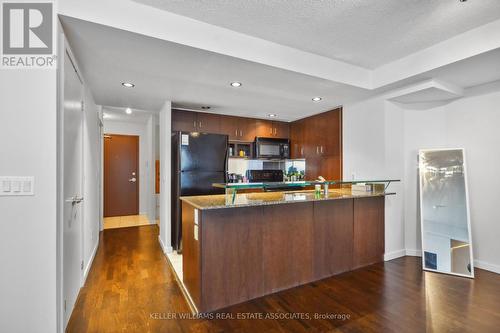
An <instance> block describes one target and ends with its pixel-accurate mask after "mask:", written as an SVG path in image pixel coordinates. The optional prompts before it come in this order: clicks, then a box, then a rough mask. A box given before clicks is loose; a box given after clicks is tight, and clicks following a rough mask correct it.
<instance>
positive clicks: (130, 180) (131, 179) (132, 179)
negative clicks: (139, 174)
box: [128, 177, 137, 183]
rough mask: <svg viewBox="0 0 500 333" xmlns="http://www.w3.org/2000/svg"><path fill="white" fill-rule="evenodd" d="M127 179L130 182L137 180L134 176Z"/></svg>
mask: <svg viewBox="0 0 500 333" xmlns="http://www.w3.org/2000/svg"><path fill="white" fill-rule="evenodd" d="M128 181H129V182H131V183H135V182H136V181H137V179H136V178H135V177H134V178H130V179H129V180H128Z"/></svg>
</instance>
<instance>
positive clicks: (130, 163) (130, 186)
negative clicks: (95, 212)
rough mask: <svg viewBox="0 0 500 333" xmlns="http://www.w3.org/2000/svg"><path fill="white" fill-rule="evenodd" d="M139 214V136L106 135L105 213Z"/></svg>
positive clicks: (112, 214) (111, 214) (114, 214)
mask: <svg viewBox="0 0 500 333" xmlns="http://www.w3.org/2000/svg"><path fill="white" fill-rule="evenodd" d="M138 214H139V137H138V136H136V135H115V134H109V135H106V137H105V140H104V216H123V215H138Z"/></svg>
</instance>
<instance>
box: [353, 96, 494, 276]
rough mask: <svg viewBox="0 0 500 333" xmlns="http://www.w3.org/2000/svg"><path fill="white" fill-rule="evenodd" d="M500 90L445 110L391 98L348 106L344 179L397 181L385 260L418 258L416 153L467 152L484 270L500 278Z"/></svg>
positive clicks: (478, 253)
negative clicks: (434, 150) (399, 102)
mask: <svg viewBox="0 0 500 333" xmlns="http://www.w3.org/2000/svg"><path fill="white" fill-rule="evenodd" d="M498 105H500V89H498V88H496V90H495V91H493V92H491V91H490V92H485V93H482V94H480V95H476V96H469V97H465V98H462V99H459V100H456V101H454V102H451V103H449V104H446V105H444V106H439V107H434V108H430V109H424V110H411V109H405V108H403V107H402V106H399V105H396V104H394V103H392V102H389V101H386V100H385V97H384V96H378V97H375V98H372V99H370V100H367V101H364V102H361V103H357V104H354V105H345V106H344V115H343V117H344V125H343V128H344V178H345V179H351V178H352V175H353V174H354V176H355V177H354V178H356V179H362V178H368V179H370V178H372V179H373V178H398V179H401V180H402V182H401V183H399V184H395V185H391V188H390V189H393V190H395V192H397V194H396V196H391V197H388V198H387V201H386V259H391V258H393V257H397V256H398V255H403V254H404V253H405V252H406V253H407V254H410V255H419V254H420V250H421V239H420V217H419V215H418V164H417V153H418V150H419V149H422V148H443V147H463V148H465V150H466V160H467V164H468V176H469V179H468V184H469V192H470V193H469V194H470V209H471V224H472V239H473V249H474V257H475V259H476V260H475V262H476V264H477V265H478V267H482V268H485V269H489V270H492V271H496V272H500V257H499V256H498V253H500V242H498V240H497V238H498V235H500V224H499V223H498V221H499V220H500V212H499V211H498V210H496V209H495V204H496V201H497V199H496V198H497V197H498V195H496V189H497V188H499V187H500V177H498V176H497V174H496V172H497V168H498V165H500V154H499V153H498V146H499V144H500V132H499V131H498V130H497V127H498V124H500V112H498Z"/></svg>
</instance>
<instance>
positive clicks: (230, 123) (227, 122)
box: [220, 116, 240, 140]
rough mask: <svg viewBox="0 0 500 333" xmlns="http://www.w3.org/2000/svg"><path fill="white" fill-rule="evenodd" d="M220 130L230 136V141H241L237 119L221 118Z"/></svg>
mask: <svg viewBox="0 0 500 333" xmlns="http://www.w3.org/2000/svg"><path fill="white" fill-rule="evenodd" d="M220 130H221V133H224V134H227V135H229V140H240V136H239V133H240V132H239V128H238V118H237V117H231V116H220Z"/></svg>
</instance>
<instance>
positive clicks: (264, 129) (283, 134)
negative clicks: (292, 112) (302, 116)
mask: <svg viewBox="0 0 500 333" xmlns="http://www.w3.org/2000/svg"><path fill="white" fill-rule="evenodd" d="M255 132H256V133H255V134H256V135H255V136H259V137H265V138H280V139H288V138H289V136H290V124H289V123H286V122H283V121H271V120H263V119H258V120H257V121H256V126H255Z"/></svg>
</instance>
